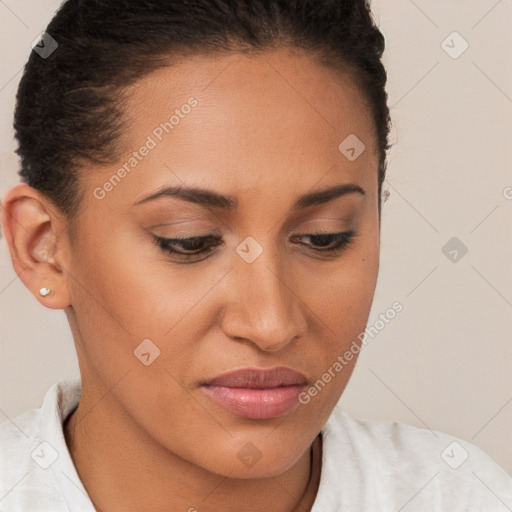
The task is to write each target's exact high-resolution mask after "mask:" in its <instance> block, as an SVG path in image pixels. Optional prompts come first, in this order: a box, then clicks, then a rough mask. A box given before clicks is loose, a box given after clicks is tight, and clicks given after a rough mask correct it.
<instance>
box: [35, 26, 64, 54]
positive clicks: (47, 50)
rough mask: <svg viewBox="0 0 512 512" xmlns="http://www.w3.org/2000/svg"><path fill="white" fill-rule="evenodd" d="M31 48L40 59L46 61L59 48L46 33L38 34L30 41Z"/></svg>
mask: <svg viewBox="0 0 512 512" xmlns="http://www.w3.org/2000/svg"><path fill="white" fill-rule="evenodd" d="M31 46H32V50H34V51H35V52H36V53H37V54H38V55H39V56H40V57H41V58H42V59H47V58H48V57H49V56H50V55H51V54H52V53H53V52H54V51H55V50H56V49H57V48H58V47H59V45H58V43H57V41H55V39H53V37H52V36H51V35H50V34H48V32H43V33H42V34H39V35H38V36H37V37H36V38H35V39H34V40H33V41H32V44H31Z"/></svg>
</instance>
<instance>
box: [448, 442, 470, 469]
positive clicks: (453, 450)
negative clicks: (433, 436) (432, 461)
mask: <svg viewBox="0 0 512 512" xmlns="http://www.w3.org/2000/svg"><path fill="white" fill-rule="evenodd" d="M441 458H442V459H443V460H444V461H445V462H446V464H448V466H450V467H451V468H452V469H459V468H460V467H461V466H462V464H464V462H466V461H467V460H468V458H469V453H468V451H467V450H466V449H465V448H464V447H463V446H462V445H461V444H460V443H458V442H457V441H452V442H451V443H450V444H449V445H448V446H447V447H446V448H445V449H444V450H443V451H442V452H441Z"/></svg>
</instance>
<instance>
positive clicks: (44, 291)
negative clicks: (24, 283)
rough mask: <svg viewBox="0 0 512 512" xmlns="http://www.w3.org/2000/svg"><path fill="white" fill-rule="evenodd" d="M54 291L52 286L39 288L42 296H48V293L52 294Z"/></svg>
mask: <svg viewBox="0 0 512 512" xmlns="http://www.w3.org/2000/svg"><path fill="white" fill-rule="evenodd" d="M53 293H54V290H52V289H51V288H41V289H40V290H39V295H41V297H47V296H48V295H51V294H53Z"/></svg>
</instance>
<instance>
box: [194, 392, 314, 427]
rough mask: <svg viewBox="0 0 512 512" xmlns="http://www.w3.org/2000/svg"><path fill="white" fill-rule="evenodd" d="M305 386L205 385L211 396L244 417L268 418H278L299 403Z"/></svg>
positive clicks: (254, 418) (229, 409)
mask: <svg viewBox="0 0 512 512" xmlns="http://www.w3.org/2000/svg"><path fill="white" fill-rule="evenodd" d="M304 387H305V386H300V385H297V386H283V387H280V388H266V389H249V388H228V387H224V386H204V387H203V389H204V390H205V391H206V392H207V393H208V395H209V396H210V398H212V399H213V400H214V401H215V402H217V403H219V404H220V405H222V406H224V407H225V408H226V409H227V410H228V411H231V412H233V413H235V414H237V415H238V416H242V417H243V418H251V419H253V420H266V419H271V418H277V417H278V416H281V415H283V414H284V413H285V412H287V411H289V410H290V409H292V408H293V407H294V406H295V405H297V404H298V403H299V400H298V399H299V394H300V392H301V391H302V390H303V389H304Z"/></svg>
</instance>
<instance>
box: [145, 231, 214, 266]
mask: <svg viewBox="0 0 512 512" xmlns="http://www.w3.org/2000/svg"><path fill="white" fill-rule="evenodd" d="M153 237H154V240H155V243H156V244H157V245H158V247H160V249H162V250H163V251H164V252H167V253H168V254H171V255H172V254H174V255H176V256H177V257H178V258H179V259H183V260H189V259H192V258H194V259H195V258H197V257H198V256H203V255H207V254H209V253H210V252H212V251H213V249H214V248H215V247H216V246H218V245H221V244H222V243H223V242H222V240H221V238H220V237H218V236H215V235H206V236H192V237H189V238H179V237H178V238H163V237H160V236H156V235H153ZM203 259H204V258H203Z"/></svg>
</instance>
